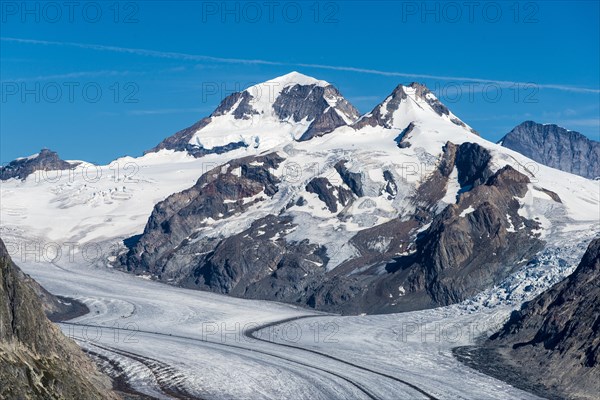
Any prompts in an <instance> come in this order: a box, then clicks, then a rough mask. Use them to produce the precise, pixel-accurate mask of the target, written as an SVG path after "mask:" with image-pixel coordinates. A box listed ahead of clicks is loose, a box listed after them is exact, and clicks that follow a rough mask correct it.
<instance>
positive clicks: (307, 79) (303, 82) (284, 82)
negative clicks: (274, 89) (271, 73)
mask: <svg viewBox="0 0 600 400" xmlns="http://www.w3.org/2000/svg"><path fill="white" fill-rule="evenodd" d="M266 83H277V84H280V85H281V87H288V86H295V85H300V86H312V85H316V86H321V87H326V86H329V82H326V81H323V80H319V79H316V78H313V77H312V76H308V75H304V74H302V73H300V72H297V71H292V72H289V73H287V74H285V75H281V76H278V77H277V78H274V79H270V80H268V81H266V82H264V83H262V85H264V84H266Z"/></svg>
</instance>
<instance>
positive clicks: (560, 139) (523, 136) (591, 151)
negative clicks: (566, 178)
mask: <svg viewBox="0 0 600 400" xmlns="http://www.w3.org/2000/svg"><path fill="white" fill-rule="evenodd" d="M499 143H500V144H501V145H502V146H504V147H508V148H509V149H512V150H514V151H518V152H519V153H521V154H523V155H524V156H527V157H529V158H531V159H532V160H534V161H537V162H539V163H542V164H544V165H547V166H549V167H552V168H556V169H560V170H562V171H567V172H570V173H572V174H576V175H580V176H583V177H585V178H590V179H596V178H600V142H597V141H594V140H590V139H588V138H587V137H585V136H583V135H582V134H581V133H579V132H574V131H569V130H567V129H565V128H561V127H560V126H558V125H553V124H538V123H535V122H533V121H525V122H523V123H522V124H520V125H518V126H516V127H515V128H513V130H512V131H510V132H509V133H508V134H506V136H504V137H503V138H502V139H501V140H500V142H499Z"/></svg>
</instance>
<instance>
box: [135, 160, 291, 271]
mask: <svg viewBox="0 0 600 400" xmlns="http://www.w3.org/2000/svg"><path fill="white" fill-rule="evenodd" d="M282 161H283V159H282V158H281V157H279V156H278V155H277V154H275V153H272V154H268V155H265V156H259V157H245V158H241V159H237V160H233V161H232V162H230V163H229V164H227V165H226V166H223V167H220V166H219V167H216V168H214V169H212V170H211V171H209V172H207V173H205V174H204V175H202V176H201V177H200V179H198V181H197V182H196V184H195V185H194V186H192V187H191V188H190V189H187V190H185V191H183V192H181V193H176V194H174V195H171V196H170V197H168V198H167V199H166V200H164V201H162V202H160V203H158V204H157V205H156V206H155V207H154V211H153V212H152V215H151V216H150V219H149V220H148V223H147V224H146V227H145V229H144V233H143V235H142V237H141V239H140V240H139V241H138V242H137V243H136V244H135V245H134V246H133V247H132V248H131V249H130V251H129V253H128V254H127V255H126V257H125V259H124V262H125V263H126V264H127V265H128V269H129V270H133V271H137V272H150V273H153V274H162V273H163V272H164V271H165V268H166V267H165V266H166V264H167V263H168V262H169V258H170V257H171V255H172V253H173V252H175V251H176V248H177V247H179V246H181V245H182V241H188V240H192V239H194V236H193V232H194V230H196V229H198V228H200V227H203V226H206V225H207V223H209V221H210V220H212V221H216V220H221V219H225V218H227V217H229V216H231V215H233V214H235V213H239V212H243V211H244V210H246V209H248V208H249V207H251V206H252V205H254V204H255V203H256V202H260V201H263V200H265V199H266V198H268V197H270V196H273V195H274V194H275V193H276V192H277V190H278V189H277V183H278V182H279V181H278V179H277V178H276V177H275V176H273V175H272V173H271V171H272V170H274V169H276V168H277V167H278V166H279V164H280V163H281V162H282Z"/></svg>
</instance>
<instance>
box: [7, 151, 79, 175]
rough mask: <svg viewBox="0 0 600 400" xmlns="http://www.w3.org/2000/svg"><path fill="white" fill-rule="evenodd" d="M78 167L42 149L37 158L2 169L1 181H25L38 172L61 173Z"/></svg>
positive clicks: (10, 164)
mask: <svg viewBox="0 0 600 400" xmlns="http://www.w3.org/2000/svg"><path fill="white" fill-rule="evenodd" d="M77 165H78V163H68V162H66V161H64V160H61V159H60V157H59V156H58V154H57V153H56V152H54V151H52V150H48V149H42V150H41V151H40V152H39V154H38V155H37V156H35V157H32V158H21V159H17V160H13V161H11V162H10V163H9V164H8V165H6V166H4V167H0V180H3V181H5V180H8V179H11V178H16V179H22V180H24V179H26V178H27V177H28V176H29V175H31V174H33V173H34V172H36V171H60V170H66V169H73V168H75V167H76V166H77Z"/></svg>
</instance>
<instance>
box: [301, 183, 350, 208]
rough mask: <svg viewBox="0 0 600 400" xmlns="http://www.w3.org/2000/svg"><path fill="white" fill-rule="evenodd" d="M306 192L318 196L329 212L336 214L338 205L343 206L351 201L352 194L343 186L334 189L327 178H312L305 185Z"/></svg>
mask: <svg viewBox="0 0 600 400" xmlns="http://www.w3.org/2000/svg"><path fill="white" fill-rule="evenodd" d="M306 191H307V192H309V193H315V194H316V195H317V196H319V200H321V201H322V202H323V203H325V205H326V206H327V208H328V209H329V211H331V212H337V210H338V203H339V204H341V205H342V206H345V205H347V204H348V203H349V202H350V201H351V200H352V192H350V191H349V190H348V189H346V188H344V187H343V186H335V187H334V186H333V185H332V184H331V182H329V180H328V179H327V178H314V179H313V180H311V181H310V182H309V183H308V185H306Z"/></svg>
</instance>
